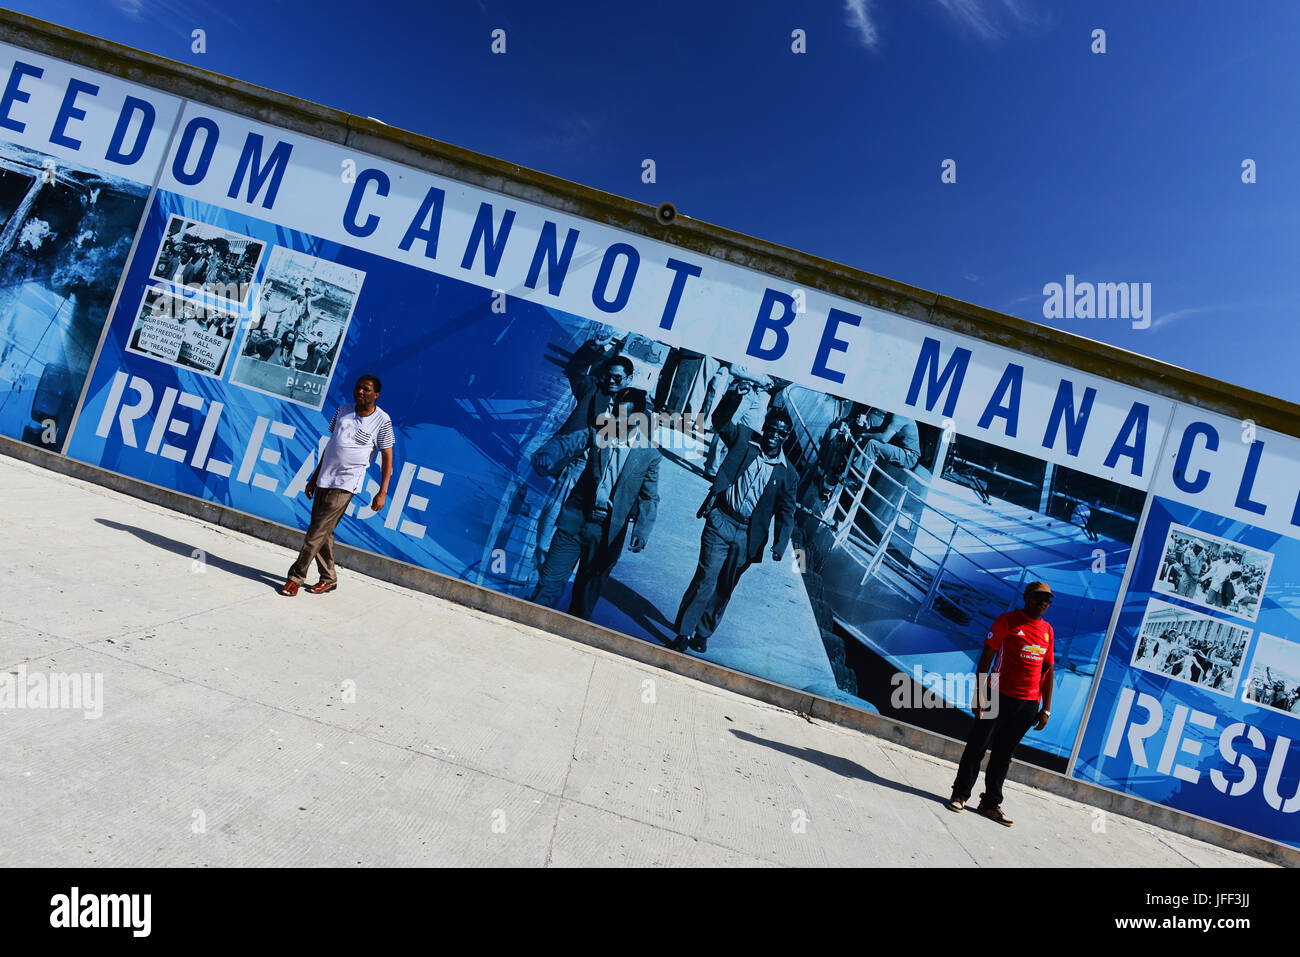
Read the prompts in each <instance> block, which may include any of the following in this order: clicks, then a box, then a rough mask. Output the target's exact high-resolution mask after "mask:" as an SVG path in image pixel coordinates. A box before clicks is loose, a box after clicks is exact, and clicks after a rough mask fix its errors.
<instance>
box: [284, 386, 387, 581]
mask: <svg viewBox="0 0 1300 957" xmlns="http://www.w3.org/2000/svg"><path fill="white" fill-rule="evenodd" d="M379 389H380V386H379V379H378V378H377V377H376V376H373V375H368V374H367V375H363V376H362V377H361V378H359V379H357V384H356V385H355V386H353V387H352V399H353V404H352V405H341V406H339V407H338V410H337V411H335V413H334V421H332V422H331V423H330V433H331V434H330V440H329V444H327V445H326V446H325V451H324V452H322V453H321V457H320V462H319V463H317V465H316V471H315V472H313V473H312V475H311V478H310V479H308V480H307V489H306V492H307V497H308V498H310V499H314V501H313V502H312V507H311V524H310V525H309V526H308V527H307V536H306V538H305V539H304V540H303V543H302V551H300V552H299V553H298V560H297V561H295V562H294V563H293V567H292V568H290V569H289V580H288V581H287V582H285V583H284V587H283V588H281V589H280V594H281V595H287V596H289V597H293V596H294V595H296V594H298V589H299V588H300V587H301V586H302V585H303V583H304V582H305V581H306V578H307V572H308V570H309V569H310V568H311V563H312V559H315V560H316V566H317V567H318V568H319V569H320V581H318V582H317V583H316V584H314V585H311V586H309V587H308V588H307V590H308V591H309V592H311V593H312V594H313V595H323V594H325V593H326V592H331V591H333V590H334V589H336V588H338V587H339V583H338V576H337V574H336V572H335V569H334V529H335V527H336V526H337V525H338V523H339V519H341V518H342V517H343V513H344V511H346V510H347V507H348V502H350V501H352V496H353V495H355V494H357V493H358V492H360V491H361V488H362V486H363V485H364V484H365V481H366V469H368V468H369V467H370V463H371V462H373V461H374V460H375V453H376V452H378V453H379V456H380V460H381V462H382V468H383V475H382V476H381V478H380V480H379V492H378V494H376V495H375V497H374V499H372V500H371V502H370V507H371V508H372V509H373V510H374V511H376V512H378V511H379V510H380V509H382V508H383V507H384V500H385V499H386V498H387V497H388V480H389V479H390V478H391V477H392V475H393V420H392V419H390V418H389V417H388V413H387V412H385V411H384V410H383V409H381V408H379V406H377V405H375V401H376V400H377V399H378V398H379Z"/></svg>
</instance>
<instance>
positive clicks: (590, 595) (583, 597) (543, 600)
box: [533, 518, 627, 621]
mask: <svg viewBox="0 0 1300 957" xmlns="http://www.w3.org/2000/svg"><path fill="white" fill-rule="evenodd" d="M608 522H609V519H608V518H606V519H604V521H590V520H589V521H586V522H583V525H582V528H581V529H579V531H578V533H577V534H576V535H575V534H574V533H573V532H569V531H565V530H564V529H562V528H559V529H556V531H555V537H554V538H552V539H551V547H550V549H549V550H548V551H547V552H546V561H545V562H543V563H542V570H541V573H540V579H539V581H538V582H537V590H536V591H534V592H533V601H535V602H537V603H538V604H539V605H548V606H550V607H554V606H555V603H556V601H558V600H559V597H560V594H561V593H562V592H563V591H564V585H565V583H566V582H568V580H569V576H570V575H571V574H573V566H575V565H577V566H578V575H577V578H575V579H574V582H573V597H572V600H571V601H570V602H569V614H570V615H573V616H574V617H576V618H585V619H587V620H588V621H590V620H591V613H592V611H593V610H594V609H595V607H596V602H597V601H599V600H600V593H601V591H602V590H603V589H604V587H605V582H607V581H608V580H609V576H610V573H611V572H612V571H613V570H614V565H615V563H616V562H618V559H619V556H620V555H622V554H623V541H624V539H626V537H627V526H626V525H624V526H623V527H622V528H621V529H619V531H618V534H617V535H615V536H614V540H613V541H611V542H606V541H605V535H606V529H605V525H606V524H607V523H608Z"/></svg>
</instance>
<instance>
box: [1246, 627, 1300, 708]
mask: <svg viewBox="0 0 1300 957" xmlns="http://www.w3.org/2000/svg"><path fill="white" fill-rule="evenodd" d="M1241 700H1242V701H1249V702H1251V703H1253V704H1259V705H1263V706H1264V707H1265V708H1272V709H1273V710H1274V711H1285V712H1286V713H1287V714H1294V715H1300V645H1296V644H1294V643H1292V642H1289V641H1287V640H1286V639H1285V638H1278V637H1277V636H1275V635H1265V634H1261V635H1260V636H1259V646H1258V647H1257V648H1256V649H1255V660H1254V661H1253V662H1251V666H1250V679H1249V680H1248V681H1247V682H1246V690H1245V691H1244V692H1243V693H1242V696H1241Z"/></svg>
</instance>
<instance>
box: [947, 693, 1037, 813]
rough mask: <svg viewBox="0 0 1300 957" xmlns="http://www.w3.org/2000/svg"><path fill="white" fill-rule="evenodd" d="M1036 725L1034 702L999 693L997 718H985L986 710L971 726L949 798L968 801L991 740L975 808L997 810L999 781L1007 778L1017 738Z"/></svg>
mask: <svg viewBox="0 0 1300 957" xmlns="http://www.w3.org/2000/svg"><path fill="white" fill-rule="evenodd" d="M1037 722H1038V701H1037V700H1033V701H1028V700H1025V699H1022V698H1008V697H1007V696H1006V695H1004V694H999V695H998V713H997V717H992V718H991V717H989V714H988V712H987V711H986V712H984V714H983V716H981V717H980V718H978V719H976V721H975V723H974V724H973V725H972V726H971V730H970V736H969V737H968V738H967V739H966V750H965V751H963V752H962V755H961V764H959V765H958V766H957V779H956V780H955V781H953V782H952V796H953V797H954V798H956V799H958V800H960V801H967V800H969V799H970V794H971V791H973V790H974V789H975V782H976V781H977V780H978V779H979V776H980V762H981V761H983V760H984V752H985V751H986V750H988V748H989V747H990V741H989V739H990V738H991V739H992V748H993V754H992V755H990V756H989V766H988V768H987V769H985V771H984V793H983V794H981V795H980V804H979V806H980V807H997V806H998V805H999V804H1001V803H1002V782H1003V781H1005V780H1006V779H1007V770H1008V769H1009V768H1010V767H1011V757H1012V755H1014V754H1015V753H1016V747H1017V746H1018V745H1019V744H1020V739H1021V738H1023V737H1024V736H1025V733H1026V732H1027V731H1028V730H1029V729H1030V728H1032V727H1033V726H1034V725H1035V724H1036V723H1037Z"/></svg>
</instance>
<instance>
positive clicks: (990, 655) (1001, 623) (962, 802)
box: [948, 582, 1055, 827]
mask: <svg viewBox="0 0 1300 957" xmlns="http://www.w3.org/2000/svg"><path fill="white" fill-rule="evenodd" d="M1051 603H1052V589H1051V587H1050V586H1049V585H1048V584H1047V583H1046V582H1033V583H1031V584H1030V585H1029V587H1028V588H1026V589H1025V607H1024V609H1022V610H1021V611H1009V612H1007V613H1006V614H1004V615H999V616H998V618H997V620H996V621H994V622H993V628H992V630H990V631H989V634H988V637H987V638H986V639H984V653H983V654H981V655H980V660H979V664H978V665H976V667H975V700H974V702H973V703H972V710H973V711H974V712H975V724H974V725H972V726H971V732H970V737H969V738H967V739H966V750H965V751H964V752H962V756H961V764H960V765H958V767H957V778H956V780H954V781H953V782H952V797H950V798H949V799H948V809H949V810H952V811H962V810H964V809H965V808H966V802H967V801H968V800H969V799H970V794H971V790H972V789H973V788H974V787H975V782H976V780H978V778H979V774H980V762H981V761H983V760H984V752H985V751H986V750H987V749H988V748H989V746H990V738H991V739H992V748H993V754H992V756H991V757H990V758H989V766H988V768H987V769H986V770H985V771H984V793H983V794H981V795H980V803H979V808H978V810H979V813H981V814H983V815H984V816H985V817H987V818H989V819H991V820H994V821H997V822H998V823H999V824H1005V825H1006V826H1007V827H1010V826H1011V823H1012V821H1011V818H1009V817H1007V816H1006V815H1005V814H1003V813H1002V782H1003V781H1005V780H1006V777H1007V770H1008V769H1009V768H1010V767H1011V756H1012V755H1013V754H1015V752H1016V747H1017V746H1018V745H1019V744H1020V739H1021V738H1023V737H1024V736H1025V733H1026V732H1027V731H1028V730H1029V729H1030V728H1031V727H1032V728H1035V729H1037V730H1039V731H1041V730H1042V729H1043V728H1045V727H1047V719H1048V718H1049V717H1050V716H1051V714H1052V653H1053V651H1054V650H1055V643H1054V640H1053V636H1052V626H1051V625H1049V624H1048V623H1047V622H1046V621H1044V620H1043V614H1044V613H1045V612H1046V611H1047V606H1048V605H1050V604H1051ZM999 652H1000V654H999ZM995 657H996V658H998V661H999V663H998V670H997V672H996V675H997V677H996V678H995V679H994V687H996V689H997V692H998V696H997V699H996V700H994V701H990V700H989V695H988V694H987V693H986V691H985V688H986V679H987V676H988V673H989V669H990V668H991V667H992V665H993V659H994V658H995ZM1040 701H1041V702H1042V703H1041V704H1040V703H1039V702H1040Z"/></svg>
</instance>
